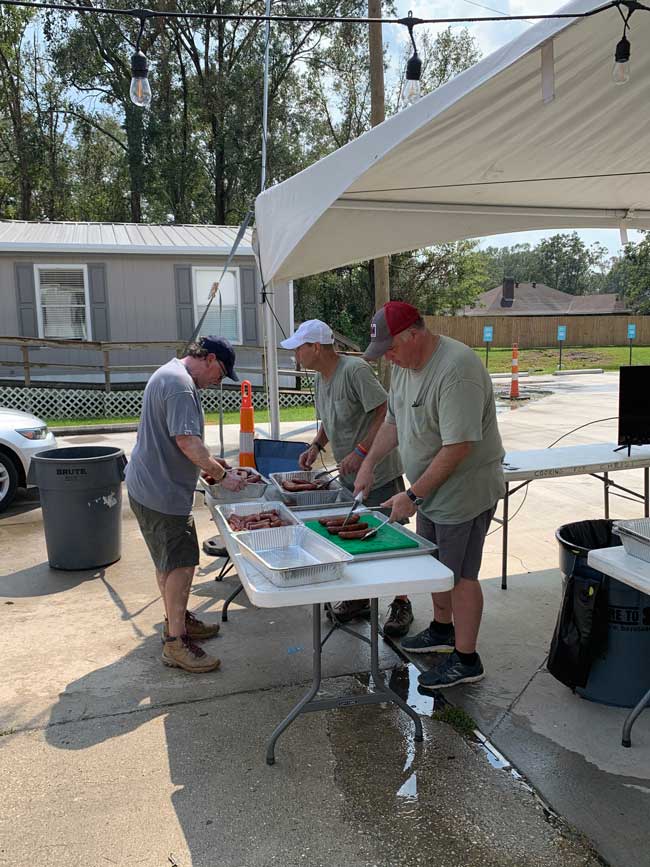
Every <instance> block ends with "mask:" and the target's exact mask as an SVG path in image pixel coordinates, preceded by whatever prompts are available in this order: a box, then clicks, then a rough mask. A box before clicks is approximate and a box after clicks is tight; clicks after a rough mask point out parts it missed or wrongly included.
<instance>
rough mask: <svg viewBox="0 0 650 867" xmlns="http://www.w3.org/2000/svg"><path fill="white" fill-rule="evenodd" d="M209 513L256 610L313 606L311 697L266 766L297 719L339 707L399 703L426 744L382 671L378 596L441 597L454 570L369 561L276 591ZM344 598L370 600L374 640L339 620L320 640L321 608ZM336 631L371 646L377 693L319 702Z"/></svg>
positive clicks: (415, 558)
mask: <svg viewBox="0 0 650 867" xmlns="http://www.w3.org/2000/svg"><path fill="white" fill-rule="evenodd" d="M210 500H211V498H210V497H209V494H208V495H206V502H207V504H208V507H211V506H213V504H214V501H212V503H211V502H210ZM210 510H211V512H212V514H213V517H214V520H215V523H216V525H217V527H218V528H219V531H220V532H221V537H222V539H223V542H224V545H225V547H226V549H227V551H228V554H229V555H230V558H231V559H232V562H233V564H234V566H235V568H236V570H237V573H238V575H239V579H240V581H241V583H242V586H243V588H244V590H245V591H246V595H247V596H248V598H249V600H250V602H251V603H252V604H253V605H257V606H258V607H260V608H283V607H286V606H293V605H311V607H312V637H313V649H312V660H313V677H312V684H311V687H310V688H309V690H308V691H307V693H306V694H305V695H304V696H303V697H302V698H301V699H300V701H299V702H298V703H297V704H296V705H295V707H294V708H293V709H292V710H291V712H290V713H289V714H288V716H287V717H286V718H285V719H284V720H283V721H282V722H281V723H280V724H279V725H278V726H277V728H276V729H275V731H274V732H273V733H272V735H271V737H270V739H269V742H268V745H267V750H266V761H267V764H269V765H272V764H274V763H275V744H276V741H277V740H278V738H279V737H280V735H281V734H282V732H284V731H285V729H286V728H287V727H288V726H290V725H291V723H292V722H293V721H294V720H295V719H296V717H298V716H299V715H300V714H301V713H309V712H312V711H319V710H330V709H332V708H337V707H350V706H353V705H366V704H381V703H383V702H388V701H390V702H394V703H395V704H396V705H398V707H400V708H401V709H402V710H403V711H404V712H405V713H407V714H408V715H409V716H410V717H411V719H412V720H413V723H414V725H415V740H416V741H421V740H422V723H421V722H420V717H419V716H418V714H417V713H416V712H415V711H414V710H413V708H411V707H409V705H408V704H407V703H406V702H405V701H404V700H403V699H402V698H401V697H400V696H399V695H397V693H395V692H393V690H392V689H390V687H389V686H388V685H387V684H386V682H385V680H384V677H383V675H382V673H381V671H380V669H379V597H380V596H398V595H407V594H412V593H440V592H443V591H445V590H451V588H452V587H453V586H454V576H453V573H452V572H451V570H450V569H448V568H447V567H446V566H443V565H442V563H440V562H439V561H438V560H437V559H436V558H435V557H433V556H432V555H431V554H419V555H411V556H404V557H390V558H389V557H387V558H386V559H380V560H368V561H362V562H360V563H359V562H357V563H354V562H352V563H346V564H345V566H344V567H343V577H342V578H341V579H339V580H338V581H328V582H324V583H322V584H311V585H307V586H304V587H276V586H275V585H274V584H272V583H271V582H270V581H268V580H267V579H266V578H265V577H264V575H262V574H261V573H260V572H259V571H258V570H257V569H256V568H255V567H254V566H253V565H252V563H250V562H249V561H248V560H246V559H245V558H244V557H243V556H242V555H241V554H240V552H239V546H238V545H237V542H236V540H235V536H234V534H233V533H232V531H231V529H230V527H229V526H228V525H227V523H226V522H225V521H224V520H223V519H222V518H221V516H220V514H219V513H218V512H217V511H216V510H215V509H214V508H211V509H210ZM346 512H347V508H345V509H327V510H324V511H323V513H322V514H327V515H336V514H345V513H346ZM296 514H297V516H298V517H299V518H301V519H304V518H307V519H309V518H316V517H318V516H319V515H320V514H321V513H320V512H313V511H309V512H305V513H300V512H298V513H296ZM340 599H370V638H368V637H367V636H365V635H361V634H360V633H358V632H356V631H355V630H354V629H350V628H349V627H347V626H345V625H344V624H341V623H338V622H337V621H336V620H334V623H333V625H332V626H331V627H330V629H329V631H328V633H327V635H326V636H325V638H322V637H321V605H323V604H325V603H332V602H336V601H338V600H340ZM337 629H343V630H344V631H345V632H347V633H349V634H350V635H353V636H354V637H355V638H358V639H360V640H361V641H365V642H366V643H368V644H369V645H370V672H371V674H372V681H373V684H374V689H373V691H372V692H370V693H366V694H364V695H349V696H344V697H339V698H321V699H318V698H316V696H317V693H318V690H319V688H320V684H321V676H322V675H321V672H322V668H321V661H322V659H321V658H322V649H323V645H324V644H325V642H326V641H327V640H328V638H329V637H330V636H331V635H332V634H333V633H334V632H335V631H336V630H337Z"/></svg>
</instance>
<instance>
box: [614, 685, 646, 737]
mask: <svg viewBox="0 0 650 867" xmlns="http://www.w3.org/2000/svg"><path fill="white" fill-rule="evenodd" d="M648 702H650V689H649V690H648V691H647V692H646V694H645V695H644V696H643V698H642V699H641V701H640V702H639V703H638V704H637V705H636V706H635V707H633V708H632V710H631V711H630V712H629V714H628V715H627V717H626V719H625V722H624V723H623V737H622V738H621V743H622V744H623V746H624V747H631V746H632V738H631V735H632V726H633V725H634V720H635V719H636V718H637V717H638V715H639V714H640V713H641V711H642V710H643V708H644V707H645V706H646V705H647V704H648Z"/></svg>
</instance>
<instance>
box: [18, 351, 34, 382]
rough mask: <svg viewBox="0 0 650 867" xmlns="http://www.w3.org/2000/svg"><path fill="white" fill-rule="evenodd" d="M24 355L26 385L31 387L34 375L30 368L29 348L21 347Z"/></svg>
mask: <svg viewBox="0 0 650 867" xmlns="http://www.w3.org/2000/svg"><path fill="white" fill-rule="evenodd" d="M20 349H21V351H22V353H23V370H24V371H25V385H27V386H29V385H31V384H32V373H31V368H30V366H29V346H24V345H23V346H21V347H20Z"/></svg>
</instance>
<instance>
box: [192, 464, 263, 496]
mask: <svg viewBox="0 0 650 867" xmlns="http://www.w3.org/2000/svg"><path fill="white" fill-rule="evenodd" d="M238 469H243V467H241V468H240V467H233V470H238ZM258 475H259V476H261V478H262V481H261V482H254V483H253V484H249V485H246V487H245V488H243V490H241V491H237V492H233V491H228V490H227V489H226V488H224V487H222V486H221V485H209V484H208V483H207V482H206V481H205V479H203V478H202V477H201V476H199V485H200V486H201V487H202V488H203V489H204V490H206V491H209V492H210V496H212V497H213V498H214V499H215V500H219V502H220V503H239V502H243V501H246V502H248V501H249V500H256V499H257V498H258V497H263V496H264V494H265V493H266V489H267V488H268V486H269V485H270V484H271V482H270V481H269V480H268V479H267V478H266V477H265V476H262V474H261V473H258Z"/></svg>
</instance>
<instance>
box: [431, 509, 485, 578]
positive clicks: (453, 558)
mask: <svg viewBox="0 0 650 867" xmlns="http://www.w3.org/2000/svg"><path fill="white" fill-rule="evenodd" d="M495 510H496V505H495V506H493V507H492V508H491V509H487V510H486V511H485V512H481V514H480V515H477V516H476V517H475V518H472V520H471V521H464V522H463V523H462V524H436V523H434V522H433V521H430V520H429V519H428V518H427V517H426V516H425V515H423V514H422V513H421V512H418V513H417V519H416V532H417V534H418V536H423V537H424V538H425V539H429V541H430V542H435V543H436V545H437V546H438V555H437V556H438V560H440V562H441V563H444V565H445V566H447V567H448V568H449V569H451V570H452V572H453V573H454V584H458V582H459V581H460V579H461V578H469V579H470V580H471V581H478V573H479V571H480V569H481V560H482V558H483V543H484V542H485V537H486V535H487V532H488V530H489V528H490V522H491V521H492V517H493V515H494V512H495Z"/></svg>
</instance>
